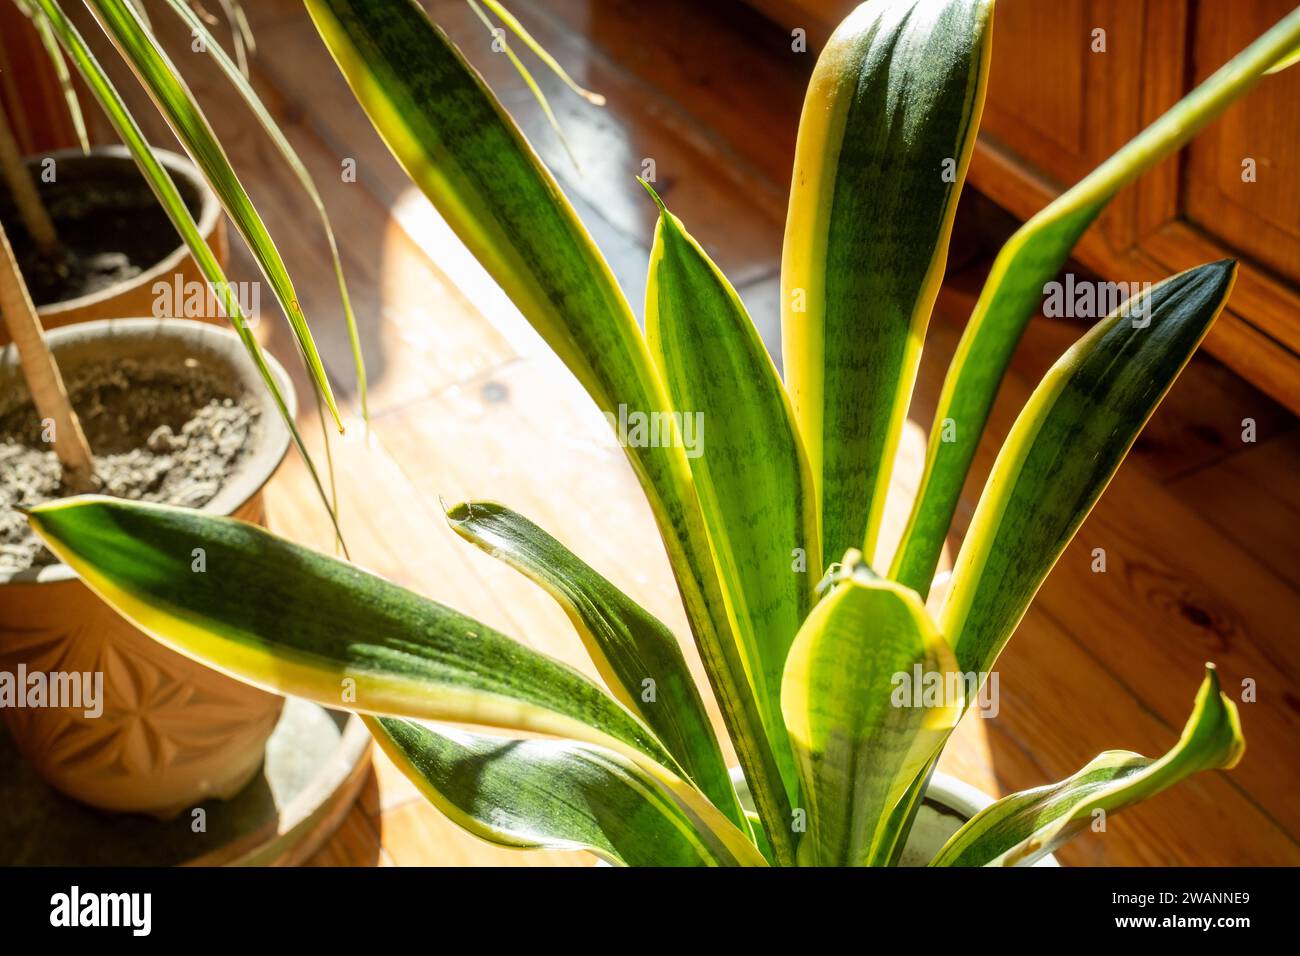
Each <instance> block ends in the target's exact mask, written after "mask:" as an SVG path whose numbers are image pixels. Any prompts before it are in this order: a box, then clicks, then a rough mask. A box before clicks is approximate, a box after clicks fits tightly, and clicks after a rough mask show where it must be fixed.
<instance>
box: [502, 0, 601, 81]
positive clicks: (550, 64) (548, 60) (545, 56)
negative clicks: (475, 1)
mask: <svg viewBox="0 0 1300 956" xmlns="http://www.w3.org/2000/svg"><path fill="white" fill-rule="evenodd" d="M482 3H483V5H484V6H485V7H487V8H488V9H489V10H491V11H492V12H493V13H494V14H496V17H497V19H498V20H500V21H501V22H502V23H504V24H505V25H506V26H507V27H508V28H509V29H510V32H511V33H513V34H514V35H515V36H517V37H518V38H519V39H520V41H521V42H522V43H523V44H524V46H526V47H528V49H530V50H532V51H533V54H534V55H535V56H536V57H537V58H538V59H539V60H541V61H542V62H543V63H545V64H546V66H547V68H548V69H549V70H550V71H551V72H552V73H554V74H555V75H556V76H558V77H559V78H560V80H561V81H563V83H564V85H565V86H567V87H568V88H569V89H571V90H573V92H575V93H577V94H578V95H579V96H581V97H582V98H583V99H584V100H586V101H587V102H588V103H591V104H592V105H594V106H604V105H605V97H603V96H602V95H601V94H599V93H593V92H592V91H591V90H589V89H587V88H586V87H584V86H580V85H579V84H578V83H576V82H575V81H574V79H573V77H571V76H569V73H568V71H567V70H565V69H564V67H562V66H561V65H560V61H559V60H557V59H556V58H555V57H553V56H551V54H550V52H549V51H548V50H547V49H546V47H544V46H542V45H541V43H539V42H538V41H537V40H535V39H534V38H533V35H532V34H531V33H529V32H528V31H527V30H526V29H525V28H524V25H523V24H522V23H520V22H519V18H518V17H516V16H515V15H514V14H513V13H511V12H510V11H509V10H507V9H506V7H505V4H503V3H501V2H500V0H482Z"/></svg>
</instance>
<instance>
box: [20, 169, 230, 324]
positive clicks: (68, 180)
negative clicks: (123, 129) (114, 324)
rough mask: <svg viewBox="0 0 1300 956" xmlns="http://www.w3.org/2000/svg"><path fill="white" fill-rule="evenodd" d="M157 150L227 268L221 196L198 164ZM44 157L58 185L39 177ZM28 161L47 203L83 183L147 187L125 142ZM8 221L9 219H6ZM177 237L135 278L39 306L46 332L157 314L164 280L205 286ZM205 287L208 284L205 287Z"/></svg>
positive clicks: (134, 188)
mask: <svg viewBox="0 0 1300 956" xmlns="http://www.w3.org/2000/svg"><path fill="white" fill-rule="evenodd" d="M154 153H155V155H156V156H157V157H158V160H159V161H160V162H161V163H162V164H163V166H165V167H166V168H167V171H168V172H169V173H171V176H172V179H173V181H174V182H175V183H176V188H177V189H179V190H180V193H181V196H182V197H184V199H185V204H186V205H187V206H188V207H189V210H190V213H191V214H192V215H193V216H194V220H195V222H197V223H198V227H199V232H200V234H202V236H203V238H204V239H206V240H207V242H208V245H209V246H211V247H212V251H213V254H214V255H215V256H216V258H217V261H218V262H220V263H221V265H222V268H224V267H225V264H226V260H227V258H228V254H229V246H228V245H227V242H226V227H225V219H224V217H223V216H222V214H221V205H220V203H218V202H217V197H216V196H215V195H213V193H212V190H211V189H209V188H208V184H207V183H206V182H204V180H203V177H202V176H200V175H199V172H198V170H197V169H196V168H195V166H194V164H193V163H191V162H190V161H189V160H188V159H186V158H185V157H184V156H180V155H178V154H176V153H172V152H168V151H167V150H163V149H156V150H154ZM46 159H53V160H54V161H55V164H56V165H55V169H56V171H57V180H56V181H55V182H54V183H45V182H42V180H41V168H42V166H41V164H42V163H43V162H44V161H45V160H46ZM26 163H27V166H28V168H29V169H31V170H32V172H33V174H34V176H35V179H36V185H37V187H38V188H39V190H40V191H41V196H42V198H43V199H46V200H47V201H48V200H49V198H50V196H51V194H52V193H54V192H56V191H59V192H63V193H65V194H66V193H67V192H73V193H75V192H76V191H77V190H79V189H81V188H83V187H82V184H87V185H89V184H96V185H97V186H98V187H100V188H101V189H103V187H104V186H106V185H109V186H111V185H112V184H114V183H119V184H123V185H124V186H128V187H132V188H131V189H130V190H128V191H127V192H126V195H128V196H129V195H130V194H131V193H132V192H135V193H137V194H138V188H147V187H144V186H143V178H142V177H141V175H140V172H139V171H138V170H137V169H136V167H135V163H134V162H133V161H132V160H131V156H130V154H129V153H128V152H127V149H126V147H125V146H97V147H94V148H92V149H91V151H90V155H88V156H85V155H82V153H81V150H79V149H66V150H57V151H55V152H52V153H45V154H43V155H40V156H32V157H28V158H27V160H26ZM109 192H111V190H109ZM149 200H152V197H151V196H150V197H149V199H148V200H146V201H149ZM7 202H8V195H7V193H6V192H5V187H4V185H3V183H0V205H4V204H5V203H7ZM134 208H136V203H135V202H134V201H133V202H132V205H131V207H130V208H127V209H126V210H125V211H126V212H128V213H129V212H130V211H131V210H132V209H134ZM155 211H156V213H157V215H159V216H164V215H165V214H164V213H163V212H162V210H161V209H157V210H155ZM6 221H9V220H8V219H6ZM175 239H176V245H175V246H173V247H171V248H170V251H168V252H167V253H166V254H165V255H164V256H163V257H162V258H161V259H159V260H158V261H157V262H156V263H154V264H153V265H151V266H150V267H149V268H146V269H145V270H144V271H143V272H141V273H140V274H139V275H137V276H135V277H133V278H131V279H127V280H125V281H123V282H118V283H116V284H114V285H112V286H109V287H108V288H105V289H100V290H99V291H97V292H93V293H91V294H89V295H83V296H79V297H78V298H75V299H67V300H65V301H61V302H53V303H49V304H46V305H40V306H39V307H38V308H37V310H36V312H37V314H38V315H39V316H40V318H41V324H42V325H43V326H44V327H45V329H46V330H47V331H48V330H50V329H54V328H60V327H62V326H65V325H72V324H74V323H77V322H89V321H92V320H95V319H120V318H126V317H128V316H133V315H153V314H154V303H155V301H156V300H157V299H158V298H159V296H158V294H157V292H156V291H155V286H156V285H157V284H158V283H159V282H165V283H167V285H168V286H169V287H171V288H175V287H176V285H177V283H178V281H179V283H180V287H181V288H182V289H185V288H190V287H191V286H189V285H187V284H189V283H200V284H202V283H203V275H202V273H201V272H200V271H199V267H198V265H197V264H196V263H195V261H194V258H193V256H191V255H190V251H189V249H188V248H187V247H186V246H185V243H184V242H182V241H181V239H180V237H179V236H176V237H175ZM178 277H179V280H178ZM203 287H204V288H206V286H203ZM171 298H173V299H174V298H175V297H174V296H172V297H171ZM190 317H191V318H203V319H205V320H207V321H211V322H214V323H217V324H224V323H225V319H224V318H222V317H221V316H217V315H214V316H206V315H205V316H190ZM8 341H9V338H8V332H7V331H6V330H5V329H4V327H3V325H2V324H0V345H3V344H5V343H7V342H8Z"/></svg>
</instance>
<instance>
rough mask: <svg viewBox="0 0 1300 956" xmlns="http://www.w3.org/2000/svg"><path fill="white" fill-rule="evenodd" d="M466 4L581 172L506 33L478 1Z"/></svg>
mask: <svg viewBox="0 0 1300 956" xmlns="http://www.w3.org/2000/svg"><path fill="white" fill-rule="evenodd" d="M465 2H466V3H468V4H469V6H470V9H471V10H473V11H474V13H475V15H476V16H478V18H479V19H480V20H482V21H483V25H484V26H485V27H487V28H488V33H490V34H492V42H493V43H495V44H499V45H500V47H501V52H502V53H504V54H505V55H506V57H507V58H508V59H509V60H510V64H511V65H512V66H513V67H514V68H515V72H516V73H518V74H519V76H520V78H521V79H522V80H523V81H524V85H526V86H527V87H528V91H529V92H530V93H532V94H533V99H535V100H536V101H537V105H538V106H540V107H541V108H542V114H543V115H544V116H545V117H546V122H547V123H549V124H550V125H551V129H552V130H553V131H554V132H555V135H556V137H558V138H559V140H560V145H561V146H563V147H564V152H565V153H567V154H568V157H569V162H571V163H573V168H574V169H576V170H581V168H582V167H581V166H579V165H578V157H577V156H575V155H574V153H573V147H572V146H570V145H569V138H568V137H567V136H565V135H564V130H562V129H560V121H559V120H557V119H556V118H555V112H554V111H553V110H552V109H551V103H550V101H549V100H548V99H547V98H546V94H545V93H543V92H542V88H541V87H540V86H538V85H537V80H536V79H534V78H533V74H532V71H531V70H529V69H528V67H527V66H525V65H524V62H523V60H521V59H519V57H518V56H516V55H515V51H514V49H513V48H512V47H511V46H510V44H509V43H508V42H507V41H506V34H505V31H504V30H503V29H501V28H500V27H498V26H496V25H495V24H494V23H493V22H492V21H491V20H490V19H488V15H487V14H486V13H484V12H483V8H482V7H480V6H479V5H478V3H477V2H476V0H465Z"/></svg>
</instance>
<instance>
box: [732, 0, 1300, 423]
mask: <svg viewBox="0 0 1300 956" xmlns="http://www.w3.org/2000/svg"><path fill="white" fill-rule="evenodd" d="M753 2H754V3H755V4H756V5H757V6H759V7H761V8H763V9H765V10H766V12H768V13H769V15H771V16H773V17H775V18H777V19H778V20H780V21H781V22H782V23H784V24H785V25H786V26H788V27H790V28H791V29H793V28H795V27H803V28H804V29H806V30H807V31H808V35H809V38H810V40H812V42H814V43H820V42H822V41H824V39H825V37H826V36H828V35H829V32H830V30H831V28H832V27H833V26H834V24H835V23H837V22H838V21H839V19H840V18H842V17H843V16H844V15H845V14H846V13H848V12H849V11H850V10H852V9H853V7H854V6H856V3H855V2H854V0H753ZM1295 7H1296V3H1295V2H1294V0H1230V2H1229V0H1201V2H1195V0H998V4H997V12H996V14H995V17H994V30H993V64H992V69H991V73H990V79H989V93H988V100H987V103H986V106H985V112H984V120H983V125H982V129H981V134H980V141H979V144H978V146H977V149H976V156H975V159H974V161H973V162H972V164H971V170H970V182H971V185H973V186H974V187H975V188H976V189H979V190H980V191H981V192H984V193H985V194H987V195H988V196H989V197H991V198H992V199H994V200H995V201H997V202H998V203H999V204H1000V205H1002V206H1004V207H1005V208H1007V209H1008V210H1010V211H1011V212H1012V213H1013V214H1015V215H1016V216H1018V217H1020V218H1022V219H1025V218H1028V217H1029V216H1032V215H1033V214H1034V213H1036V212H1037V211H1038V210H1039V209H1041V208H1042V207H1043V206H1044V205H1046V204H1047V203H1049V202H1051V200H1052V199H1054V198H1055V197H1056V196H1058V195H1059V194H1060V193H1061V192H1062V191H1063V190H1064V189H1066V188H1068V187H1069V186H1070V185H1072V184H1073V183H1075V182H1077V181H1078V180H1079V179H1081V178H1082V177H1083V176H1084V175H1086V174H1087V173H1088V172H1089V171H1090V170H1091V169H1093V168H1094V167H1095V166H1096V165H1097V164H1098V163H1100V162H1102V161H1103V160H1104V159H1106V157H1108V156H1109V155H1110V154H1111V153H1112V152H1114V151H1115V150H1116V149H1118V148H1119V147H1120V146H1122V145H1123V144H1124V143H1125V142H1127V141H1128V140H1129V139H1130V138H1132V137H1133V136H1134V135H1135V134H1136V133H1138V132H1139V131H1140V130H1141V129H1142V128H1143V127H1144V126H1146V125H1147V124H1148V123H1150V122H1151V121H1152V120H1154V119H1155V118H1156V117H1158V116H1159V115H1160V114H1161V113H1162V112H1163V111H1164V110H1166V109H1167V108H1168V107H1169V106H1171V105H1172V104H1173V103H1175V102H1176V101H1177V100H1178V99H1179V98H1180V97H1181V96H1183V95H1184V94H1185V93H1186V92H1187V91H1188V90H1190V89H1191V88H1192V87H1193V86H1194V85H1195V84H1196V83H1198V82H1200V81H1201V80H1203V79H1205V78H1206V77H1207V76H1209V75H1210V74H1211V73H1213V72H1214V71H1215V70H1216V69H1218V68H1219V67H1220V66H1222V65H1223V64H1224V63H1226V62H1227V61H1228V60H1229V59H1231V58H1232V57H1233V56H1234V55H1235V54H1236V53H1238V52H1239V51H1240V50H1241V49H1243V48H1244V47H1245V46H1246V45H1248V44H1249V43H1250V42H1251V41H1252V40H1253V39H1254V38H1255V37H1256V36H1258V35H1259V34H1260V33H1263V32H1264V31H1265V30H1266V29H1268V28H1269V27H1270V26H1272V25H1273V24H1274V23H1276V22H1277V21H1278V20H1279V19H1281V18H1282V17H1283V16H1285V15H1286V14H1288V13H1290V12H1291V11H1292V10H1293V9H1295ZM1225 256H1233V257H1235V258H1238V259H1240V260H1241V263H1242V272H1241V277H1240V279H1239V281H1238V284H1237V288H1236V290H1235V291H1234V293H1233V296H1232V299H1231V300H1230V302H1229V306H1228V309H1227V311H1225V313H1224V315H1223V317H1222V318H1221V319H1220V320H1219V322H1218V323H1217V324H1216V326H1215V328H1214V330H1213V332H1212V333H1211V335H1210V337H1209V339H1208V340H1207V342H1206V347H1207V348H1208V349H1209V350H1210V351H1211V352H1212V353H1213V354H1215V355H1216V356H1218V357H1219V358H1220V359H1221V360H1223V361H1224V362H1225V363H1226V364H1228V365H1229V366H1231V367H1232V368H1233V369H1235V370H1236V371H1237V372H1239V373H1240V374H1241V375H1243V376H1244V377H1246V378H1248V379H1250V380H1251V381H1253V382H1255V383H1256V384H1257V385H1259V386H1260V387H1261V388H1262V389H1264V390H1265V391H1267V392H1269V393H1270V394H1271V395H1273V396H1274V397H1275V398H1277V399H1278V400H1279V401H1282V402H1284V403H1285V404H1287V405H1288V406H1289V407H1290V408H1292V409H1293V410H1295V411H1297V412H1300V294H1297V293H1298V290H1300V67H1296V68H1294V69H1291V70H1288V71H1285V72H1282V73H1279V74H1276V75H1273V76H1269V77H1266V78H1265V79H1264V80H1262V81H1261V82H1260V83H1259V85H1258V86H1257V87H1256V88H1255V89H1254V90H1253V91H1252V92H1251V93H1250V94H1249V95H1248V96H1247V97H1246V98H1245V99H1244V100H1242V101H1240V102H1239V103H1238V104H1236V105H1235V106H1233V107H1232V108H1231V109H1230V110H1228V111H1227V112H1226V113H1225V114H1224V115H1223V116H1222V117H1220V118H1219V119H1218V120H1216V121H1215V122H1214V123H1212V124H1210V125H1209V126H1207V127H1206V128H1205V129H1204V130H1203V131H1201V133H1200V134H1199V136H1198V137H1197V138H1196V139H1194V140H1193V141H1192V143H1191V144H1190V145H1189V146H1188V147H1187V148H1185V149H1184V150H1183V151H1182V153H1181V154H1180V155H1178V156H1177V157H1174V158H1172V159H1170V160H1168V161H1166V162H1165V163H1163V164H1161V165H1160V166H1159V167H1157V168H1156V169H1154V170H1152V171H1151V172H1149V173H1147V174H1146V175H1145V176H1143V177H1142V178H1141V179H1140V180H1139V181H1138V182H1137V183H1136V184H1134V185H1133V186H1130V187H1129V188H1127V189H1126V190H1124V191H1123V192H1122V193H1121V194H1120V195H1119V196H1118V197H1116V199H1115V201H1114V202H1113V203H1112V204H1111V206H1110V207H1109V208H1108V209H1107V211H1106V212H1105V213H1104V214H1103V216H1102V217H1101V219H1100V220H1099V221H1098V223H1097V224H1096V225H1095V226H1094V227H1093V228H1092V229H1091V230H1090V231H1089V232H1088V234H1087V235H1086V236H1085V237H1084V238H1083V240H1082V241H1081V242H1080V244H1079V246H1078V248H1077V250H1076V258H1077V259H1078V260H1079V261H1081V262H1082V263H1083V264H1084V265H1086V266H1088V267H1089V268H1091V269H1094V270H1096V271H1097V272H1099V273H1101V274H1102V275H1103V276H1105V277H1107V278H1110V279H1113V280H1115V281H1144V280H1154V279H1158V278H1162V277H1164V276H1166V275H1168V274H1170V273H1172V272H1175V271H1178V270H1181V269H1185V268H1188V267H1190V266H1193V265H1196V264H1198V263H1201V262H1205V261H1207V260H1211V259H1219V258H1223V257H1225Z"/></svg>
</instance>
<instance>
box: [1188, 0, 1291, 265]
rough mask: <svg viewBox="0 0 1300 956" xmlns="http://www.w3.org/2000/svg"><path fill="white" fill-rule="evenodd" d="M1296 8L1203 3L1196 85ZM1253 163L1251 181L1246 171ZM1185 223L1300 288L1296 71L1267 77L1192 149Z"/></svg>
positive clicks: (1277, 1) (1277, 2) (1196, 38)
mask: <svg viewBox="0 0 1300 956" xmlns="http://www.w3.org/2000/svg"><path fill="white" fill-rule="evenodd" d="M1294 8H1295V3H1294V2H1293V0H1233V2H1232V3H1202V4H1200V5H1199V6H1198V9H1197V11H1196V16H1195V20H1194V31H1195V32H1194V35H1193V55H1194V58H1195V59H1194V62H1195V68H1196V76H1197V79H1198V80H1200V79H1204V78H1205V77H1206V76H1208V75H1209V74H1210V73H1212V72H1213V71H1214V70H1216V69H1217V68H1218V67H1220V66H1222V65H1223V64H1224V63H1225V62H1227V60H1228V59H1230V58H1231V57H1232V56H1233V55H1234V54H1235V53H1236V52H1237V51H1239V50H1241V49H1242V48H1243V47H1244V46H1246V45H1247V44H1249V43H1250V42H1251V40H1252V39H1254V38H1255V37H1256V36H1258V35H1259V34H1260V33H1262V32H1263V31H1264V30H1266V29H1268V28H1269V27H1270V26H1272V25H1273V24H1274V23H1276V22H1277V21H1278V20H1279V19H1281V18H1282V17H1283V16H1285V15H1286V14H1287V13H1289V12H1291V10H1293V9H1294ZM1246 160H1253V161H1254V163H1253V166H1254V181H1253V182H1251V181H1248V180H1249V177H1248V176H1246V175H1244V173H1245V169H1244V167H1243V163H1244V162H1245V161H1246ZM1184 202H1185V208H1186V211H1187V216H1188V218H1189V219H1191V220H1192V221H1193V222H1195V223H1196V224H1197V225H1198V226H1200V227H1201V228H1202V229H1203V230H1205V231H1206V232H1207V233H1209V234H1211V235H1213V236H1214V237H1216V238H1218V239H1220V240H1221V241H1222V242H1223V243H1225V244H1226V245H1228V246H1230V247H1232V248H1234V249H1237V250H1240V251H1241V252H1242V253H1245V254H1246V255H1247V256H1249V257H1251V258H1253V259H1255V260H1256V261H1258V262H1259V263H1261V264H1263V265H1265V266H1267V267H1268V268H1269V269H1272V270H1273V271H1275V272H1277V273H1279V274H1280V275H1281V276H1282V277H1283V278H1285V279H1288V280H1291V281H1296V280H1300V67H1293V68H1292V69H1290V70H1287V71H1285V72H1282V73H1279V74H1276V75H1274V76H1270V77H1266V78H1265V79H1264V80H1263V81H1262V82H1261V83H1260V85H1259V86H1258V87H1256V88H1255V90H1253V91H1252V92H1251V94H1250V95H1249V96H1248V97H1246V98H1245V99H1244V100H1242V101H1241V102H1239V103H1237V104H1236V105H1234V106H1233V107H1232V108H1231V109H1230V110H1228V112H1226V113H1225V114H1224V115H1223V116H1222V117H1221V118H1220V119H1219V120H1218V121H1217V122H1215V123H1214V124H1213V125H1211V126H1210V127H1208V128H1207V129H1206V130H1204V131H1203V132H1202V133H1201V135H1200V136H1199V137H1198V138H1197V139H1196V140H1194V141H1193V143H1192V146H1191V149H1190V159H1189V162H1188V182H1187V190H1186V193H1185V199H1184Z"/></svg>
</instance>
